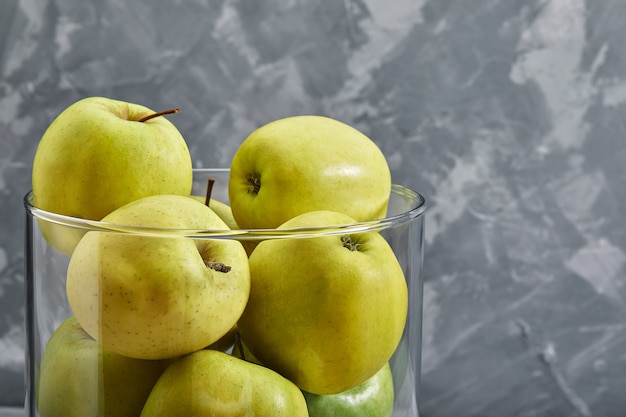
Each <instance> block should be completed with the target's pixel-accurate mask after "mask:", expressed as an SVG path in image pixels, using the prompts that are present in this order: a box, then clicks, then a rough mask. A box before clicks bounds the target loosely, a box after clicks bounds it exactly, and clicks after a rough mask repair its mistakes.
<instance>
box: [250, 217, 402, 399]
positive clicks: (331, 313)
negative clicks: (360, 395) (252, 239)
mask: <svg viewBox="0 0 626 417" xmlns="http://www.w3.org/2000/svg"><path fill="white" fill-rule="evenodd" d="M353 223H354V219H352V218H350V217H349V216H347V215H345V214H342V213H337V212H331V211H314V212H308V213H305V214H302V215H299V216H296V217H295V218H293V219H291V220H289V221H287V222H285V223H284V224H283V225H281V226H280V227H279V229H290V228H301V227H309V226H326V227H331V226H333V225H348V224H353ZM335 230H336V229H335ZM249 263H250V275H251V281H252V285H251V289H250V299H249V300H248V304H247V306H246V309H245V310H244V313H243V315H242V316H241V318H240V320H239V322H238V329H239V332H240V334H241V338H242V339H243V340H244V341H245V342H246V346H247V347H248V348H249V349H250V352H252V354H253V355H254V356H255V357H256V358H258V360H259V361H261V363H263V364H264V365H266V366H268V367H269V368H271V369H273V370H275V371H277V372H278V373H280V374H281V375H283V376H285V377H286V378H288V379H290V380H291V381H293V382H294V383H295V384H296V385H297V386H298V387H300V388H301V389H303V390H305V391H308V392H310V393H313V394H318V395H326V394H337V393H339V392H343V391H346V390H348V389H350V388H353V387H355V386H357V385H358V384H360V383H362V382H364V381H365V380H366V379H368V378H370V377H371V376H372V375H374V374H375V373H376V372H377V371H378V370H379V369H380V368H382V367H383V365H384V364H385V363H386V362H387V361H388V360H389V358H390V357H391V355H392V354H393V352H394V350H395V349H396V347H397V345H398V343H399V341H400V339H401V336H402V333H403V330H404V325H405V321H406V314H407V305H408V295H407V285H406V281H405V277H404V273H403V271H402V268H401V266H400V264H399V262H398V260H397V258H396V256H395V255H394V253H393V250H392V249H391V247H390V246H389V244H388V243H387V241H386V240H385V239H384V238H383V237H382V236H381V235H380V234H379V233H377V232H374V231H369V232H359V233H347V232H346V233H339V234H329V235H325V236H316V237H309V238H300V239H295V238H293V239H273V240H264V241H262V242H261V243H259V244H258V246H257V247H256V249H255V250H254V251H253V252H252V254H251V255H250V258H249Z"/></svg>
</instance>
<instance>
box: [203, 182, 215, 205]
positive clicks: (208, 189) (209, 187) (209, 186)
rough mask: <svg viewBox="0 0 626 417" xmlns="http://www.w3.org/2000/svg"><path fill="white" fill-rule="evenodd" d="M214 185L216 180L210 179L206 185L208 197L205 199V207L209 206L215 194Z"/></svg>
mask: <svg viewBox="0 0 626 417" xmlns="http://www.w3.org/2000/svg"><path fill="white" fill-rule="evenodd" d="M213 184H215V178H209V180H208V181H207V185H206V197H205V198H204V205H205V206H208V205H209V202H210V201H211V193H212V192H213Z"/></svg>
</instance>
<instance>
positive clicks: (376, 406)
mask: <svg viewBox="0 0 626 417" xmlns="http://www.w3.org/2000/svg"><path fill="white" fill-rule="evenodd" d="M303 394H304V398H305V400H306V404H307V408H308V410H309V416H310V417H391V415H392V413H393V400H394V392H393V378H392V375H391V368H390V367H389V363H386V364H385V365H384V366H383V367H382V368H381V369H380V371H378V372H376V373H375V374H374V376H372V377H371V378H369V379H367V380H366V381H365V382H363V383H361V384H359V385H357V386H356V387H354V388H351V389H349V390H347V391H344V392H341V393H339V394H331V395H315V394H311V393H308V392H304V393H303Z"/></svg>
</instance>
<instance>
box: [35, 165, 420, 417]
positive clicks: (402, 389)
mask: <svg viewBox="0 0 626 417" xmlns="http://www.w3.org/2000/svg"><path fill="white" fill-rule="evenodd" d="M228 176H229V170H228V169H198V170H195V171H194V189H193V194H195V195H199V196H202V195H204V194H205V192H206V187H207V181H208V179H209V178H213V179H215V183H214V186H213V190H212V193H211V197H212V198H213V199H216V200H220V201H222V202H225V203H228ZM24 205H25V209H26V262H27V265H26V306H27V307H26V308H27V354H26V356H27V357H26V365H27V394H26V404H25V406H26V415H27V416H29V417H36V416H41V417H50V416H49V415H47V413H46V412H41V411H40V409H39V407H38V402H40V401H59V402H60V403H68V398H70V397H71V398H72V400H70V401H71V402H73V404H74V405H73V406H71V407H70V408H68V409H66V410H70V411H64V413H66V414H72V413H74V415H81V416H84V415H89V416H91V415H94V416H95V415H100V416H103V415H108V413H109V412H110V411H111V408H112V407H109V406H108V404H106V401H108V400H106V398H108V397H106V398H105V395H104V394H103V392H104V390H111V391H113V390H115V389H117V392H119V391H120V390H121V391H124V390H126V388H125V387H124V383H125V382H124V381H116V382H114V383H113V382H110V381H108V380H107V382H106V383H105V382H104V381H103V377H102V373H103V372H104V371H103V365H102V352H100V354H99V355H95V356H93V355H92V356H84V355H83V356H80V355H78V354H74V353H72V349H73V347H72V346H75V345H76V346H77V345H79V344H80V343H81V342H80V341H76V340H73V339H71V337H70V340H69V342H68V343H67V344H66V345H65V346H62V347H61V348H58V349H60V350H61V352H64V353H65V356H63V355H58V356H60V357H61V358H60V359H56V361H49V363H47V364H46V366H47V369H46V372H48V373H51V372H52V373H54V372H56V373H57V375H55V377H54V378H51V377H49V375H45V377H44V378H42V366H41V365H42V358H43V356H44V352H45V350H46V347H47V345H48V341H49V340H50V338H51V336H52V335H53V333H54V332H55V330H56V329H58V328H59V326H60V325H61V323H63V322H64V321H66V319H68V318H69V317H70V316H72V315H73V312H72V309H71V308H70V305H69V303H68V298H67V295H66V276H67V271H68V265H69V261H70V257H69V256H68V255H66V254H64V253H63V252H66V253H67V252H68V251H67V250H66V249H64V248H63V246H64V245H70V246H71V245H73V244H75V242H76V241H78V240H79V239H80V238H81V236H83V235H84V234H85V233H86V232H90V231H95V232H98V231H100V232H111V231H112V230H113V229H115V230H114V231H115V233H122V234H128V235H141V236H148V235H149V236H153V237H154V238H155V239H157V238H159V237H162V236H172V234H175V235H177V236H182V237H183V238H185V239H236V240H240V241H242V243H244V242H246V241H248V242H250V241H252V242H254V241H259V240H268V239H302V238H314V237H317V236H327V235H338V234H341V235H346V234H349V233H357V232H364V231H376V232H379V233H380V234H381V235H382V236H383V237H384V238H385V239H386V241H387V242H388V243H389V245H390V246H391V248H392V249H393V252H394V254H395V256H396V257H397V260H398V262H399V264H400V265H401V268H402V270H403V272H404V276H405V279H406V284H407V288H408V313H407V318H406V322H405V325H404V331H403V334H402V337H401V340H400V342H399V344H398V345H397V348H396V349H395V353H393V356H392V357H391V359H390V361H389V364H390V368H391V373H392V380H393V387H394V406H393V417H417V416H418V415H419V411H418V408H419V407H418V405H419V385H420V369H421V326H422V263H423V240H424V213H425V201H424V198H423V197H422V196H421V195H420V194H418V193H417V192H415V191H413V190H410V189H408V188H406V187H403V186H401V185H395V184H394V185H393V186H392V192H391V196H390V202H389V208H388V215H387V217H386V218H385V219H382V220H377V221H372V222H363V223H356V224H352V225H349V226H342V227H336V226H332V227H322V228H307V229H301V228H300V229H282V230H281V229H272V230H270V229H255V230H233V231H224V230H217V231H214V230H181V231H176V230H171V229H170V230H163V229H156V228H154V229H151V228H136V227H120V226H119V225H115V226H114V227H113V226H112V225H110V224H107V223H103V222H98V221H90V220H83V219H78V218H72V217H68V216H62V215H58V214H54V213H50V212H46V211H44V210H41V209H39V208H37V207H35V206H33V204H32V193H28V194H27V195H26V196H25V198H24ZM52 235H54V236H60V235H62V236H64V237H63V238H62V239H61V240H60V241H56V242H54V241H53V239H50V238H49V239H46V238H45V236H48V237H50V236H52ZM68 242H70V243H68ZM244 246H245V243H244ZM94 308H97V306H94ZM130 319H131V318H130V317H129V320H130ZM72 343H74V345H72ZM219 349H222V350H224V351H225V352H227V353H232V349H233V345H232V344H225V345H222V346H220V347H219ZM68 356H69V358H70V359H63V357H68ZM64 361H65V362H64ZM118 366H125V367H127V368H128V369H131V367H132V366H134V365H133V364H131V363H124V364H122V365H118ZM164 366H167V365H164ZM64 367H66V368H67V369H64ZM80 367H83V368H86V369H87V371H85V372H76V371H77V370H80ZM50 369H53V370H52V371H51V370H50ZM141 372H145V375H148V374H149V373H150V372H149V371H145V370H141V369H139V368H137V370H136V373H137V374H138V375H142V374H141ZM72 378H81V379H80V380H77V381H71V379H72ZM107 378H108V377H107ZM150 378H153V376H150ZM131 383H132V382H131ZM105 384H107V385H106V386H105ZM112 384H117V385H118V386H114V387H111V385H112ZM66 385H70V388H68V387H67V386H66ZM135 385H137V384H136V383H135ZM147 389H148V388H146V389H144V391H146V390H147ZM72 390H74V391H72ZM77 391H78V393H77ZM111 395H120V394H111ZM141 395H147V393H146V392H144V393H142V394H141ZM64 396H65V397H67V398H64ZM76 398H78V400H76ZM142 401H143V400H142ZM137 415H139V414H137ZM63 417H72V416H71V415H65V416H63Z"/></svg>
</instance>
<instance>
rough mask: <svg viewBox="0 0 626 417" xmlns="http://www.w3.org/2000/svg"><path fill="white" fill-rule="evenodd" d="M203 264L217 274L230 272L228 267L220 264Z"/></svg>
mask: <svg viewBox="0 0 626 417" xmlns="http://www.w3.org/2000/svg"><path fill="white" fill-rule="evenodd" d="M205 264H206V266H207V267H208V268H211V269H212V270H214V271H217V272H230V270H231V269H232V268H231V267H230V266H228V265H225V264H223V263H221V262H205Z"/></svg>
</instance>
